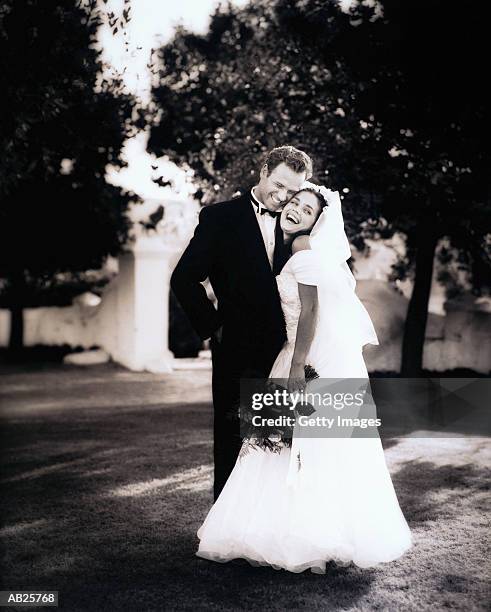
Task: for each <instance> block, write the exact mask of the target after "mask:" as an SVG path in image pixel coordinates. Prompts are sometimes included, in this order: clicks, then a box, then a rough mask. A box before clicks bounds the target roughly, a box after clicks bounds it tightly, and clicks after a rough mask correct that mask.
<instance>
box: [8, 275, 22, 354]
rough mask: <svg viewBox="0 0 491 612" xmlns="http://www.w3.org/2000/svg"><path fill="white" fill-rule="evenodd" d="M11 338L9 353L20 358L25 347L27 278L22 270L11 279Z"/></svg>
mask: <svg viewBox="0 0 491 612" xmlns="http://www.w3.org/2000/svg"><path fill="white" fill-rule="evenodd" d="M10 289H11V292H10V295H11V302H10V338H9V353H10V355H11V357H18V356H19V355H20V353H21V351H22V347H23V345H24V313H23V309H24V295H25V278H24V272H23V271H22V270H19V271H16V272H14V273H13V274H12V276H11V277H10Z"/></svg>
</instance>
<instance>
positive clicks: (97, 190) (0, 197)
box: [0, 0, 134, 342]
mask: <svg viewBox="0 0 491 612" xmlns="http://www.w3.org/2000/svg"><path fill="white" fill-rule="evenodd" d="M92 8H93V7H92ZM100 19H101V18H100V15H98V14H95V13H94V12H93V11H92V10H91V6H90V3H89V5H87V6H85V7H84V6H83V4H81V3H77V2H75V1H74V0H73V1H71V0H61V1H60V2H56V3H51V2H44V1H43V0H15V1H14V0H7V1H5V2H2V5H1V8H0V80H1V86H2V91H3V92H4V93H3V95H4V99H5V101H6V104H5V106H4V110H3V113H2V129H1V131H0V147H1V148H2V152H3V154H2V156H1V158H0V203H1V212H0V228H1V229H0V232H1V237H0V276H1V277H2V278H3V279H5V280H6V284H5V287H4V300H7V301H8V302H9V303H11V305H12V306H15V307H16V308H17V310H18V309H19V308H20V307H21V306H22V305H24V304H25V303H26V300H27V296H28V295H29V291H28V287H29V284H30V282H31V281H32V283H31V285H33V284H39V281H40V279H42V278H46V279H51V278H52V277H53V275H55V274H56V273H58V272H64V271H73V272H78V271H83V270H87V269H90V268H98V267H99V266H100V265H101V264H102V262H103V261H104V259H105V257H106V256H107V255H108V254H112V255H116V254H117V253H118V252H119V250H120V249H121V247H122V245H123V244H124V243H125V241H126V239H127V234H128V229H129V224H128V220H127V218H126V210H127V206H128V203H129V197H130V196H129V194H124V193H122V191H121V190H120V189H119V188H117V187H114V186H111V185H109V184H108V183H107V182H106V181H105V171H106V166H107V164H109V163H110V164H113V165H115V166H119V165H121V164H122V161H121V158H120V153H121V147H122V144H123V142H124V140H125V138H126V137H127V135H128V133H129V131H130V119H131V113H132V107H133V105H134V101H133V99H132V98H131V97H130V96H128V95H125V94H124V93H123V92H122V86H121V83H120V82H119V81H118V79H112V80H111V81H108V80H105V79H104V78H101V75H100V70H101V61H100V51H98V50H97V48H96V45H95V42H96V32H97V28H98V26H99V25H100ZM18 340H19V339H17V342H18Z"/></svg>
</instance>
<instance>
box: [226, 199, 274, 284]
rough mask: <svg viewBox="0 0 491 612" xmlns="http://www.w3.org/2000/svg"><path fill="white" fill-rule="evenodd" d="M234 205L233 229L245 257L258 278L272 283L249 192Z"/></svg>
mask: <svg viewBox="0 0 491 612" xmlns="http://www.w3.org/2000/svg"><path fill="white" fill-rule="evenodd" d="M236 206H237V209H236V212H237V215H236V220H235V226H234V230H235V231H236V232H237V234H238V235H239V236H240V239H241V242H242V245H243V247H244V253H245V254H246V259H247V261H248V262H250V264H251V265H252V266H253V268H254V270H255V273H256V274H258V275H259V277H260V278H262V279H263V280H264V281H265V282H270V283H272V282H273V280H274V277H273V273H272V271H271V266H270V263H269V259H268V254H267V252H266V247H265V245H264V240H263V237H262V234H261V230H260V228H259V224H258V222H257V219H256V215H255V213H254V208H253V207H252V204H251V200H250V196H249V194H248V193H247V194H246V195H245V196H242V197H241V198H238V199H237V204H236Z"/></svg>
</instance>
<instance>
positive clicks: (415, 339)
mask: <svg viewBox="0 0 491 612" xmlns="http://www.w3.org/2000/svg"><path fill="white" fill-rule="evenodd" d="M417 232H418V234H417V236H418V248H417V253H416V267H415V275H414V287H413V292H412V294H411V299H410V300H409V306H408V309H407V315H406V322H405V325H404V337H403V341H402V360H401V376H405V377H411V376H420V375H421V372H422V369H423V350H424V344H425V332H426V322H427V320H428V303H429V300H430V293H431V280H432V277H433V262H434V259H435V249H436V245H437V242H438V237H437V233H436V221H434V220H432V219H430V218H421V219H420V220H419V222H418V227H417Z"/></svg>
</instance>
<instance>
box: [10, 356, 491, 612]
mask: <svg viewBox="0 0 491 612" xmlns="http://www.w3.org/2000/svg"><path fill="white" fill-rule="evenodd" d="M209 383H210V372H209V371H206V370H205V371H203V370H196V371H187V372H186V371H180V372H176V373H174V374H172V375H152V374H146V373H133V372H127V371H126V370H123V369H122V368H118V367H116V366H114V365H111V364H109V365H105V366H97V367H91V368H87V369H82V368H80V369H79V368H74V367H68V366H56V365H51V366H49V367H45V368H31V369H30V371H26V370H25V369H24V370H23V371H21V370H20V369H17V370H14V369H10V370H8V369H5V368H4V371H3V375H2V388H1V391H0V401H1V418H2V428H1V432H2V473H1V482H2V497H1V499H2V502H1V503H2V509H1V517H2V528H1V530H0V535H1V540H0V541H1V544H2V587H1V588H2V589H3V590H6V589H12V590H14V589H15V590H36V589H42V590H51V589H52V590H58V591H59V601H60V608H61V609H62V610H68V611H70V612H72V611H76V610H118V611H119V610H131V611H132V610H191V609H197V610H263V609H270V610H278V611H280V610H281V611H284V610H390V611H393V610H417V611H420V610H466V611H467V610H485V609H488V605H489V593H488V585H489V582H488V580H489V565H488V564H487V561H486V560H487V559H488V552H489V551H488V549H487V545H488V543H489V540H488V536H489V526H488V522H487V517H486V514H485V509H486V506H485V504H486V501H487V499H489V496H488V489H487V486H488V482H489V478H488V474H489V470H488V469H487V466H489V465H490V445H489V439H487V438H482V437H477V436H472V437H470V436H469V437H460V438H453V439H449V438H441V439H434V438H433V439H423V438H397V439H392V440H389V441H387V442H386V443H385V447H386V459H387V463H388V465H389V468H390V471H391V474H392V476H393V481H394V485H395V488H396V491H397V494H398V497H399V501H400V504H401V507H402V509H403V511H404V513H405V515H406V517H407V519H408V522H409V525H410V527H411V529H412V531H413V535H414V547H413V549H412V550H411V551H410V552H409V553H407V554H406V555H405V556H404V557H403V558H402V559H401V560H399V561H397V562H394V563H391V564H388V565H383V566H381V567H379V568H376V569H371V570H362V569H359V568H356V567H348V568H337V567H331V566H329V569H328V572H327V574H326V575H324V576H319V575H314V574H311V573H309V572H305V573H304V574H289V573H287V572H284V571H275V570H274V569H270V568H252V567H250V566H249V565H248V564H247V562H245V561H235V562H232V563H228V564H224V565H221V564H215V563H213V562H209V561H205V560H202V559H198V558H197V557H195V556H194V552H195V550H196V547H197V538H196V530H197V528H198V527H199V525H200V523H201V521H202V520H203V518H204V517H205V515H206V512H207V509H208V508H209V506H210V505H211V501H212V495H211V474H212V472H211V470H212V463H211V462H212V456H211V451H212V447H211V418H212V412H211V405H210V399H211V398H210V389H209ZM362 511H363V509H362V508H361V509H360V512H362Z"/></svg>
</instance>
